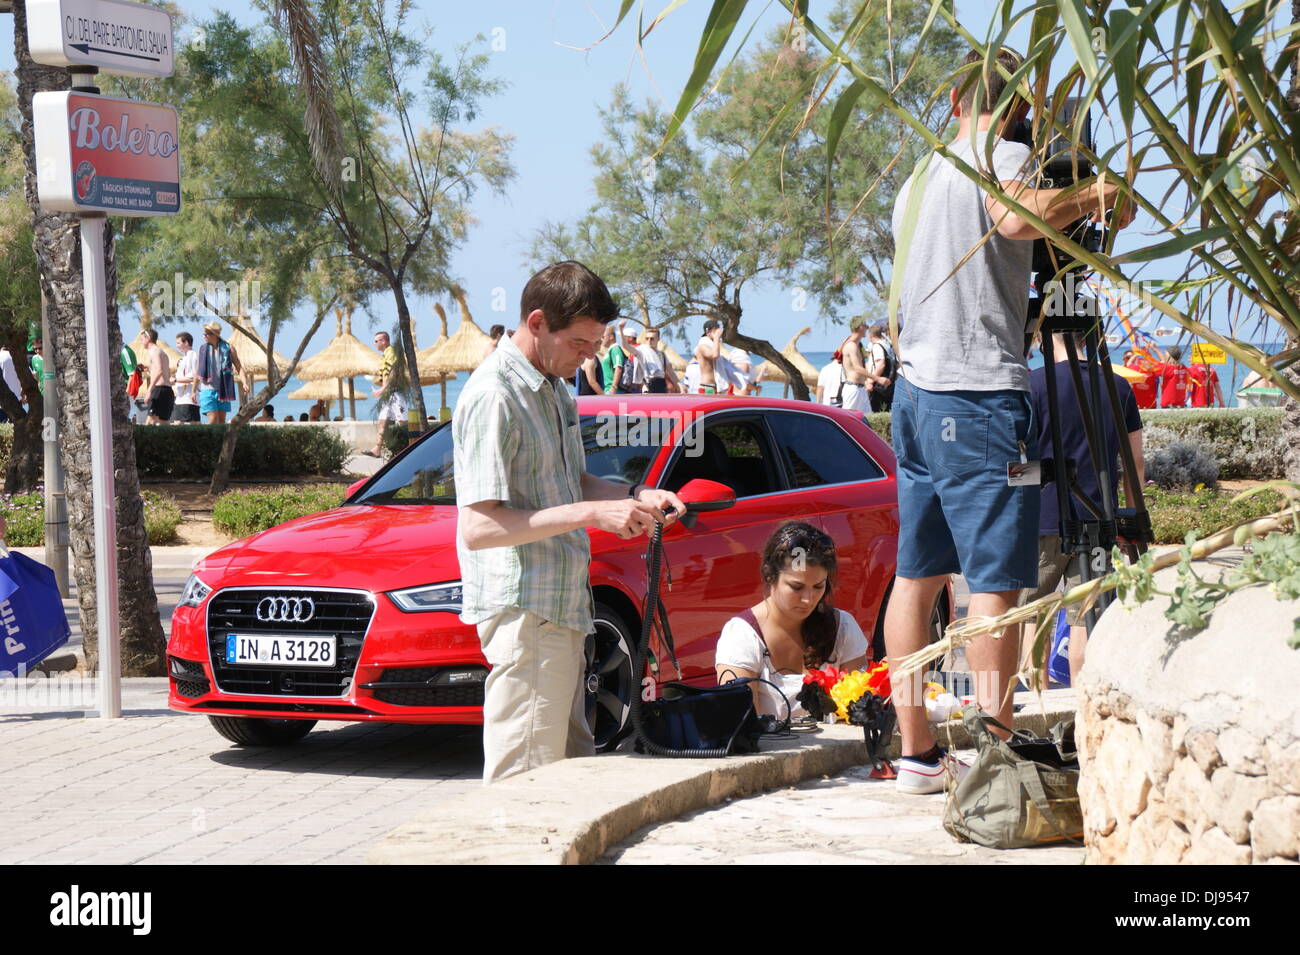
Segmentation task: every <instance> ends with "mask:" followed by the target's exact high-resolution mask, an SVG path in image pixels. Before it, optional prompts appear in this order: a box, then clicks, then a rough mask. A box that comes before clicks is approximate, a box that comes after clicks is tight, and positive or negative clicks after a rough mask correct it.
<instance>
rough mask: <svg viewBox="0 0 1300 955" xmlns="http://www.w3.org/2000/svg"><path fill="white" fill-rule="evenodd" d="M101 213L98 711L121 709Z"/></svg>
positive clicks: (95, 257)
mask: <svg viewBox="0 0 1300 955" xmlns="http://www.w3.org/2000/svg"><path fill="white" fill-rule="evenodd" d="M104 222H105V217H104V216H102V215H84V216H82V217H81V271H82V275H83V277H84V280H85V297H86V346H87V347H86V364H87V367H88V371H89V382H88V383H89V386H90V388H89V390H90V463H91V475H92V491H93V494H94V500H95V623H96V629H97V630H98V631H99V715H100V716H101V717H103V718H105V719H115V718H117V717H119V716H121V715H122V649H121V643H122V638H121V634H120V633H119V631H118V614H117V507H116V503H117V495H116V493H115V489H114V482H113V406H112V400H113V398H112V390H111V389H110V388H109V385H108V376H109V361H110V357H111V356H110V355H109V354H108V300H107V296H106V295H105V279H104Z"/></svg>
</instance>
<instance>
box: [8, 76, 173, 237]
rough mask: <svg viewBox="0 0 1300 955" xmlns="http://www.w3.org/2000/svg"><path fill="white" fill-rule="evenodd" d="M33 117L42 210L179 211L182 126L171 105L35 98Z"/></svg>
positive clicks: (76, 96) (69, 95)
mask: <svg viewBox="0 0 1300 955" xmlns="http://www.w3.org/2000/svg"><path fill="white" fill-rule="evenodd" d="M32 117H33V120H34V125H35V132H36V188H37V196H38V198H39V199H40V203H41V207H42V208H44V209H47V210H50V211H52V212H106V213H109V214H110V215H118V216H160V215H161V216H165V215H175V214H176V213H178V212H180V208H181V160H180V143H179V139H178V131H179V129H178V124H177V119H176V110H174V109H172V108H171V107H170V106H159V105H158V104H156V103H141V102H137V101H136V100H126V99H113V98H111V97H107V96H97V95H94V94H89V93H77V92H74V91H67V92H57V93H37V94H36V95H35V96H33V97H32Z"/></svg>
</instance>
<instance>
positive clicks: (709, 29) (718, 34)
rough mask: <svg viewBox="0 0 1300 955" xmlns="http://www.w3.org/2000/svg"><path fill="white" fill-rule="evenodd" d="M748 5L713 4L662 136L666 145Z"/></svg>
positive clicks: (741, 0)
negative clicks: (684, 84)
mask: <svg viewBox="0 0 1300 955" xmlns="http://www.w3.org/2000/svg"><path fill="white" fill-rule="evenodd" d="M747 2H748V0H713V7H712V9H710V10H709V19H708V21H707V22H706V23H705V24H704V34H703V35H702V36H701V37H700V47H699V49H698V50H696V52H695V64H694V66H692V68H691V75H690V78H689V79H688V80H687V81H686V87H685V88H684V89H683V90H682V95H681V98H680V99H678V100H677V108H676V109H674V110H673V115H672V119H671V120H670V121H669V123H668V131H667V132H666V133H665V134H664V141H665V142H667V141H668V140H670V139H672V138H673V137H674V136H676V135H677V131H678V130H680V129H681V128H682V123H684V122H685V121H686V117H687V116H688V115H690V112H691V109H692V108H693V107H694V106H695V104H696V103H697V102H699V99H700V97H701V95H703V93H704V86H705V84H706V83H708V81H709V76H710V75H712V73H713V67H714V66H716V65H717V62H718V58H719V57H720V56H722V51H723V50H724V49H726V46H727V42H728V41H729V40H730V39H731V34H732V33H734V32H735V30H736V24H737V23H739V22H740V15H741V14H742V13H743V12H744V10H745V5H746V3H747Z"/></svg>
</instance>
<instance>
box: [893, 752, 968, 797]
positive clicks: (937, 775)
mask: <svg viewBox="0 0 1300 955" xmlns="http://www.w3.org/2000/svg"><path fill="white" fill-rule="evenodd" d="M969 772H970V764H969V763H966V762H963V761H962V760H960V759H958V758H957V757H956V756H951V755H949V754H948V753H943V754H942V755H941V756H940V757H939V758H938V759H936V760H935V761H934V762H933V763H924V762H921V760H919V759H908V758H907V757H906V756H904V757H903V758H902V759H900V760H899V761H898V791H899V792H900V793H908V794H909V795H913V796H925V795H929V794H930V793H941V792H943V790H944V783H945V781H946V780H947V779H948V777H949V776H951V777H952V779H953V782H954V783H956V781H958V780H960V779H961V778H962V777H963V776H965V775H966V774H967V773H969Z"/></svg>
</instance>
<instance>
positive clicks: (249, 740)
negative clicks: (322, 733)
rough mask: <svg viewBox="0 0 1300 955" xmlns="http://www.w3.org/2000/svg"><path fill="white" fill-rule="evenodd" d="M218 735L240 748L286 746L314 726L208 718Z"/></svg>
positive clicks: (310, 723)
mask: <svg viewBox="0 0 1300 955" xmlns="http://www.w3.org/2000/svg"><path fill="white" fill-rule="evenodd" d="M208 722H210V723H211V724H212V728H213V729H215V730H216V731H217V732H218V733H220V734H221V735H222V736H224V737H225V738H226V739H228V740H230V741H231V742H232V743H237V744H239V745H240V746H288V745H289V744H290V743H296V742H298V740H300V739H302V738H303V737H304V736H306V735H307V734H308V733H310V732H311V728H312V727H313V726H315V725H316V721H315V720H266V719H254V718H253V717H248V716H209V717H208Z"/></svg>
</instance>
